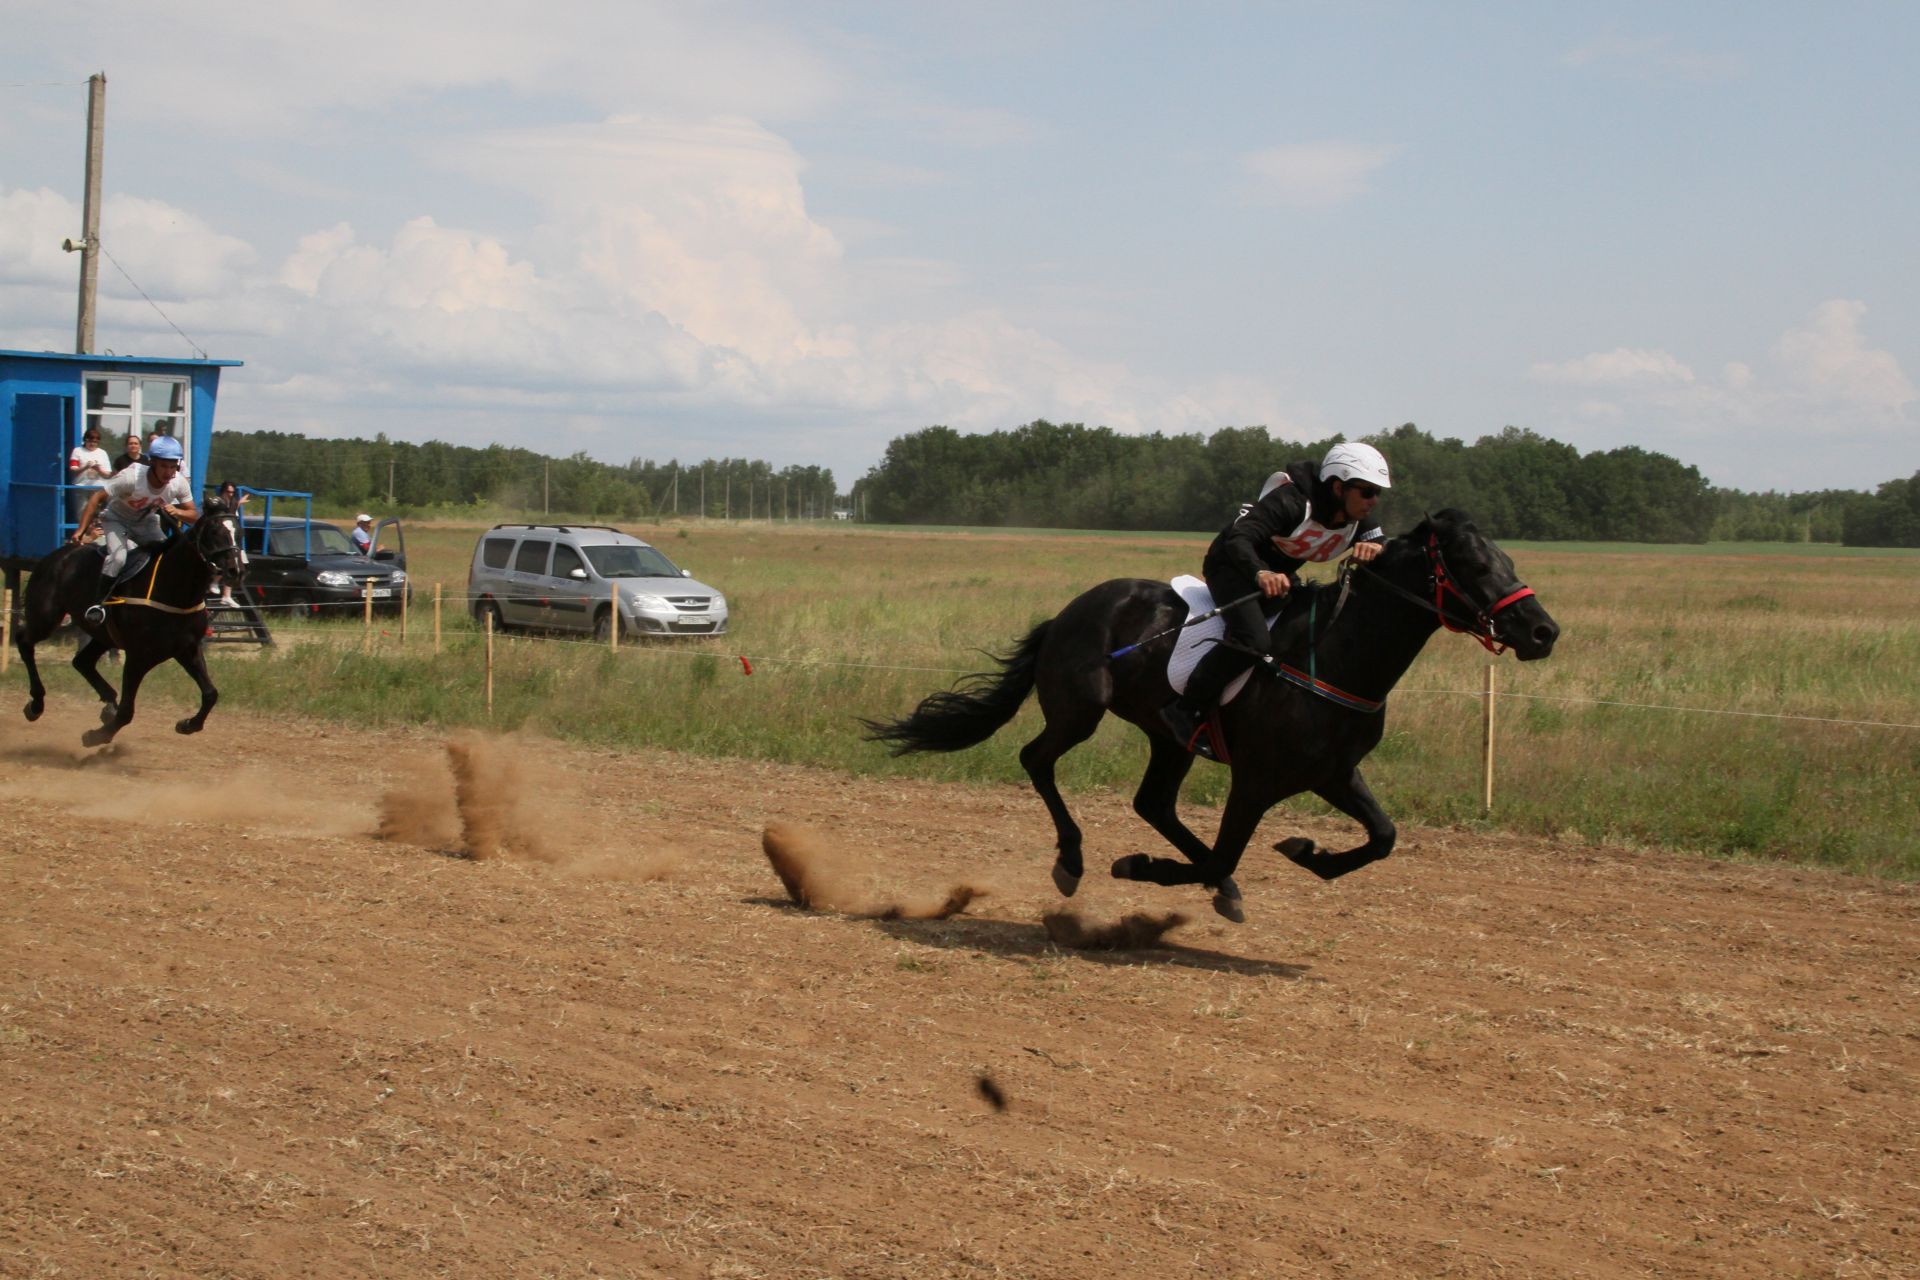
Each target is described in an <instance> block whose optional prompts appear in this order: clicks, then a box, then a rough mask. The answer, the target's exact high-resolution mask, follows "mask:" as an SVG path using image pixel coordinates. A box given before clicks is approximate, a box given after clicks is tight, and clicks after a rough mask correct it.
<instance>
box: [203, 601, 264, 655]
mask: <svg viewBox="0 0 1920 1280" xmlns="http://www.w3.org/2000/svg"><path fill="white" fill-rule="evenodd" d="M207 643H208V644H257V645H262V646H265V645H270V644H272V643H273V633H272V632H271V631H268V630H267V619H266V615H264V614H262V613H261V612H260V607H259V606H258V605H256V604H254V602H253V601H251V600H249V599H247V597H246V594H245V593H244V592H242V593H240V594H238V595H235V596H234V597H233V603H232V604H228V603H227V602H226V601H225V600H224V599H222V598H221V595H220V590H219V588H218V587H215V588H214V589H213V590H211V591H208V592H207Z"/></svg>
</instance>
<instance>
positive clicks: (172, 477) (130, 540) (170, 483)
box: [73, 436, 200, 626]
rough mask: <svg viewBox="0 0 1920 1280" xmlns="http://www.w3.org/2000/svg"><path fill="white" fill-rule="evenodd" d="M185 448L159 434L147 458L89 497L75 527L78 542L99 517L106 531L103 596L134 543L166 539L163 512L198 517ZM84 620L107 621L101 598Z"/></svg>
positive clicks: (183, 519) (180, 518) (182, 518)
mask: <svg viewBox="0 0 1920 1280" xmlns="http://www.w3.org/2000/svg"><path fill="white" fill-rule="evenodd" d="M184 459H185V453H184V451H183V450H182V449H181V448H180V442H179V441H178V440H176V439H174V438H173V437H172V436H156V437H154V440H153V443H152V444H149V445H148V446H147V454H146V463H145V465H141V464H139V463H135V464H134V465H133V466H130V467H128V468H127V469H126V470H124V471H122V472H120V473H119V474H118V475H116V476H114V477H113V478H112V479H110V480H108V481H107V482H106V483H105V484H104V485H102V486H101V487H100V488H99V489H97V490H95V491H94V494H93V496H92V497H91V498H89V499H88V500H87V507H86V510H85V511H83V512H81V513H80V523H79V525H78V526H77V527H76V528H75V529H74V531H73V540H74V541H75V542H84V541H86V539H87V537H88V535H89V534H90V533H91V531H92V527H93V522H94V520H95V518H96V517H97V518H98V519H99V521H100V528H101V531H102V532H103V533H104V534H105V541H106V551H107V558H106V562H105V563H104V564H102V565H101V567H100V569H101V572H100V592H99V596H98V597H97V598H98V599H99V600H105V599H106V598H107V594H108V592H110V591H111V590H112V589H113V584H114V580H115V579H117V578H118V577H119V576H120V570H121V569H122V568H124V567H125V566H126V563H127V553H128V552H130V551H132V550H133V548H134V547H136V546H141V545H145V544H148V543H154V542H160V541H163V540H164V539H165V538H166V530H164V529H163V528H161V525H160V516H161V514H162V513H163V512H164V513H165V514H166V515H168V516H171V517H172V518H173V519H175V520H178V521H181V522H183V523H187V524H191V523H192V522H193V521H195V520H198V519H199V518H200V508H199V507H197V506H195V505H194V501H193V486H192V485H190V484H188V483H187V478H186V477H185V476H183V475H181V474H180V465H181V463H182V461H184ZM84 616H85V619H86V621H87V622H88V623H89V624H91V625H93V626H99V625H100V624H101V623H103V622H105V621H106V620H107V611H106V610H105V609H104V608H103V607H102V606H101V605H100V604H98V603H96V604H94V605H93V606H91V607H90V608H88V609H87V611H86V614H85V615H84Z"/></svg>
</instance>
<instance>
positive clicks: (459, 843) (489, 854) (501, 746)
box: [375, 733, 685, 881]
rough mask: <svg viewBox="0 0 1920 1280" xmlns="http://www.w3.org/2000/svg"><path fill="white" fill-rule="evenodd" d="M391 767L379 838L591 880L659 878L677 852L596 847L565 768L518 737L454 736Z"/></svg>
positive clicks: (680, 857) (676, 862) (669, 868)
mask: <svg viewBox="0 0 1920 1280" xmlns="http://www.w3.org/2000/svg"><path fill="white" fill-rule="evenodd" d="M396 772H398V773H399V774H400V775H401V776H400V779H399V781H398V782H396V783H395V784H394V785H393V786H392V787H390V788H389V789H388V790H387V793H386V794H385V796H383V797H382V798H381V801H380V814H379V822H378V825H377V827H376V829H375V834H376V835H378V836H379V838H380V839H382V840H390V841H394V842H396V843H400V844H411V845H418V846H420V847H421V848H425V849H434V850H438V851H440V852H442V853H448V854H452V855H454V856H456V857H462V858H470V859H472V860H474V861H476V862H480V861H486V860H489V859H494V858H506V859H513V860H518V861H522V862H538V863H544V864H546V865H548V866H551V867H554V868H555V869H557V870H560V871H562V872H565V873H567V874H569V875H578V876H586V877H591V878H594V879H611V880H634V881H644V880H658V879H662V878H664V877H665V876H667V875H669V874H670V873H671V872H672V871H673V870H674V869H675V868H677V867H678V866H679V865H680V863H681V862H682V861H684V858H685V855H684V853H683V852H682V851H680V850H675V849H652V850H648V851H646V852H644V853H642V854H639V855H635V854H633V853H622V852H617V851H614V850H610V849H607V848H604V847H598V848H596V847H595V846H594V843H593V837H594V836H595V834H596V829H595V828H594V827H593V826H592V825H591V823H590V822H589V821H588V820H587V818H586V817H585V816H583V815H584V812H585V809H584V803H583V801H581V800H580V799H579V798H578V797H577V796H572V795H570V794H569V789H568V787H567V785H566V784H567V779H566V777H565V775H564V774H562V773H561V772H560V771H559V770H557V769H554V768H552V767H550V766H548V765H546V764H545V763H544V762H543V761H542V759H541V757H540V754H539V752H538V751H537V750H534V749H533V748H532V747H531V744H529V743H527V742H524V741H522V740H519V739H515V738H505V739H503V738H497V737H490V736H488V735H485V734H480V733H465V734H456V735H454V736H453V737H451V738H449V739H447V742H446V750H445V755H444V756H442V757H431V756H426V757H419V758H416V759H413V760H410V761H408V762H406V763H405V765H404V766H401V767H399V768H398V769H397V770H396Z"/></svg>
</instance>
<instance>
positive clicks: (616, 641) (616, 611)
mask: <svg viewBox="0 0 1920 1280" xmlns="http://www.w3.org/2000/svg"><path fill="white" fill-rule="evenodd" d="M607 585H608V586H609V587H611V588H612V589H613V605H612V612H611V613H609V614H608V615H607V616H608V618H609V619H610V620H611V621H612V623H613V625H612V626H611V627H609V628H607V647H608V648H609V649H611V650H613V651H614V652H615V653H618V652H619V651H620V584H619V583H617V582H610V583H608V584H607Z"/></svg>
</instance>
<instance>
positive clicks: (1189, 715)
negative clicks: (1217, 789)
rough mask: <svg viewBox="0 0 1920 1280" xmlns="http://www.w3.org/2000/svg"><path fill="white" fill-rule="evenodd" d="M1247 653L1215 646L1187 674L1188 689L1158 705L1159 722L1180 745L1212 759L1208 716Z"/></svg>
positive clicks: (1246, 663) (1242, 667)
mask: <svg viewBox="0 0 1920 1280" xmlns="http://www.w3.org/2000/svg"><path fill="white" fill-rule="evenodd" d="M1248 665H1249V663H1248V661H1247V656H1246V655H1245V654H1243V653H1241V652H1240V651H1239V650H1237V649H1228V648H1226V647H1224V646H1222V645H1215V646H1214V647H1213V649H1212V650H1211V651H1209V652H1208V654H1207V656H1206V657H1204V658H1202V659H1200V664H1199V665H1198V666H1196V667H1195V668H1194V669H1193V674H1191V675H1189V676H1188V677H1187V691H1186V692H1185V693H1183V694H1181V695H1180V696H1179V697H1177V698H1175V699H1174V700H1173V701H1172V702H1169V703H1168V704H1167V705H1166V706H1164V707H1162V708H1160V721H1161V723H1163V724H1165V725H1166V726H1167V728H1168V729H1171V730H1172V731H1173V734H1174V736H1175V737H1176V738H1178V739H1179V740H1180V743H1181V745H1182V746H1184V747H1186V749H1187V750H1189V751H1191V752H1193V754H1195V755H1197V756H1205V757H1206V758H1207V759H1209V760H1212V759H1214V758H1215V756H1214V752H1213V737H1212V735H1211V734H1209V733H1208V732H1207V731H1206V722H1207V716H1208V715H1209V714H1210V713H1211V712H1212V711H1213V707H1214V704H1215V703H1217V702H1219V701H1220V691H1221V690H1222V689H1225V688H1226V687H1227V685H1228V684H1230V683H1231V682H1232V680H1233V678H1234V677H1235V676H1237V675H1239V674H1240V673H1241V672H1242V671H1244V670H1246V668H1247V667H1248Z"/></svg>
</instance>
